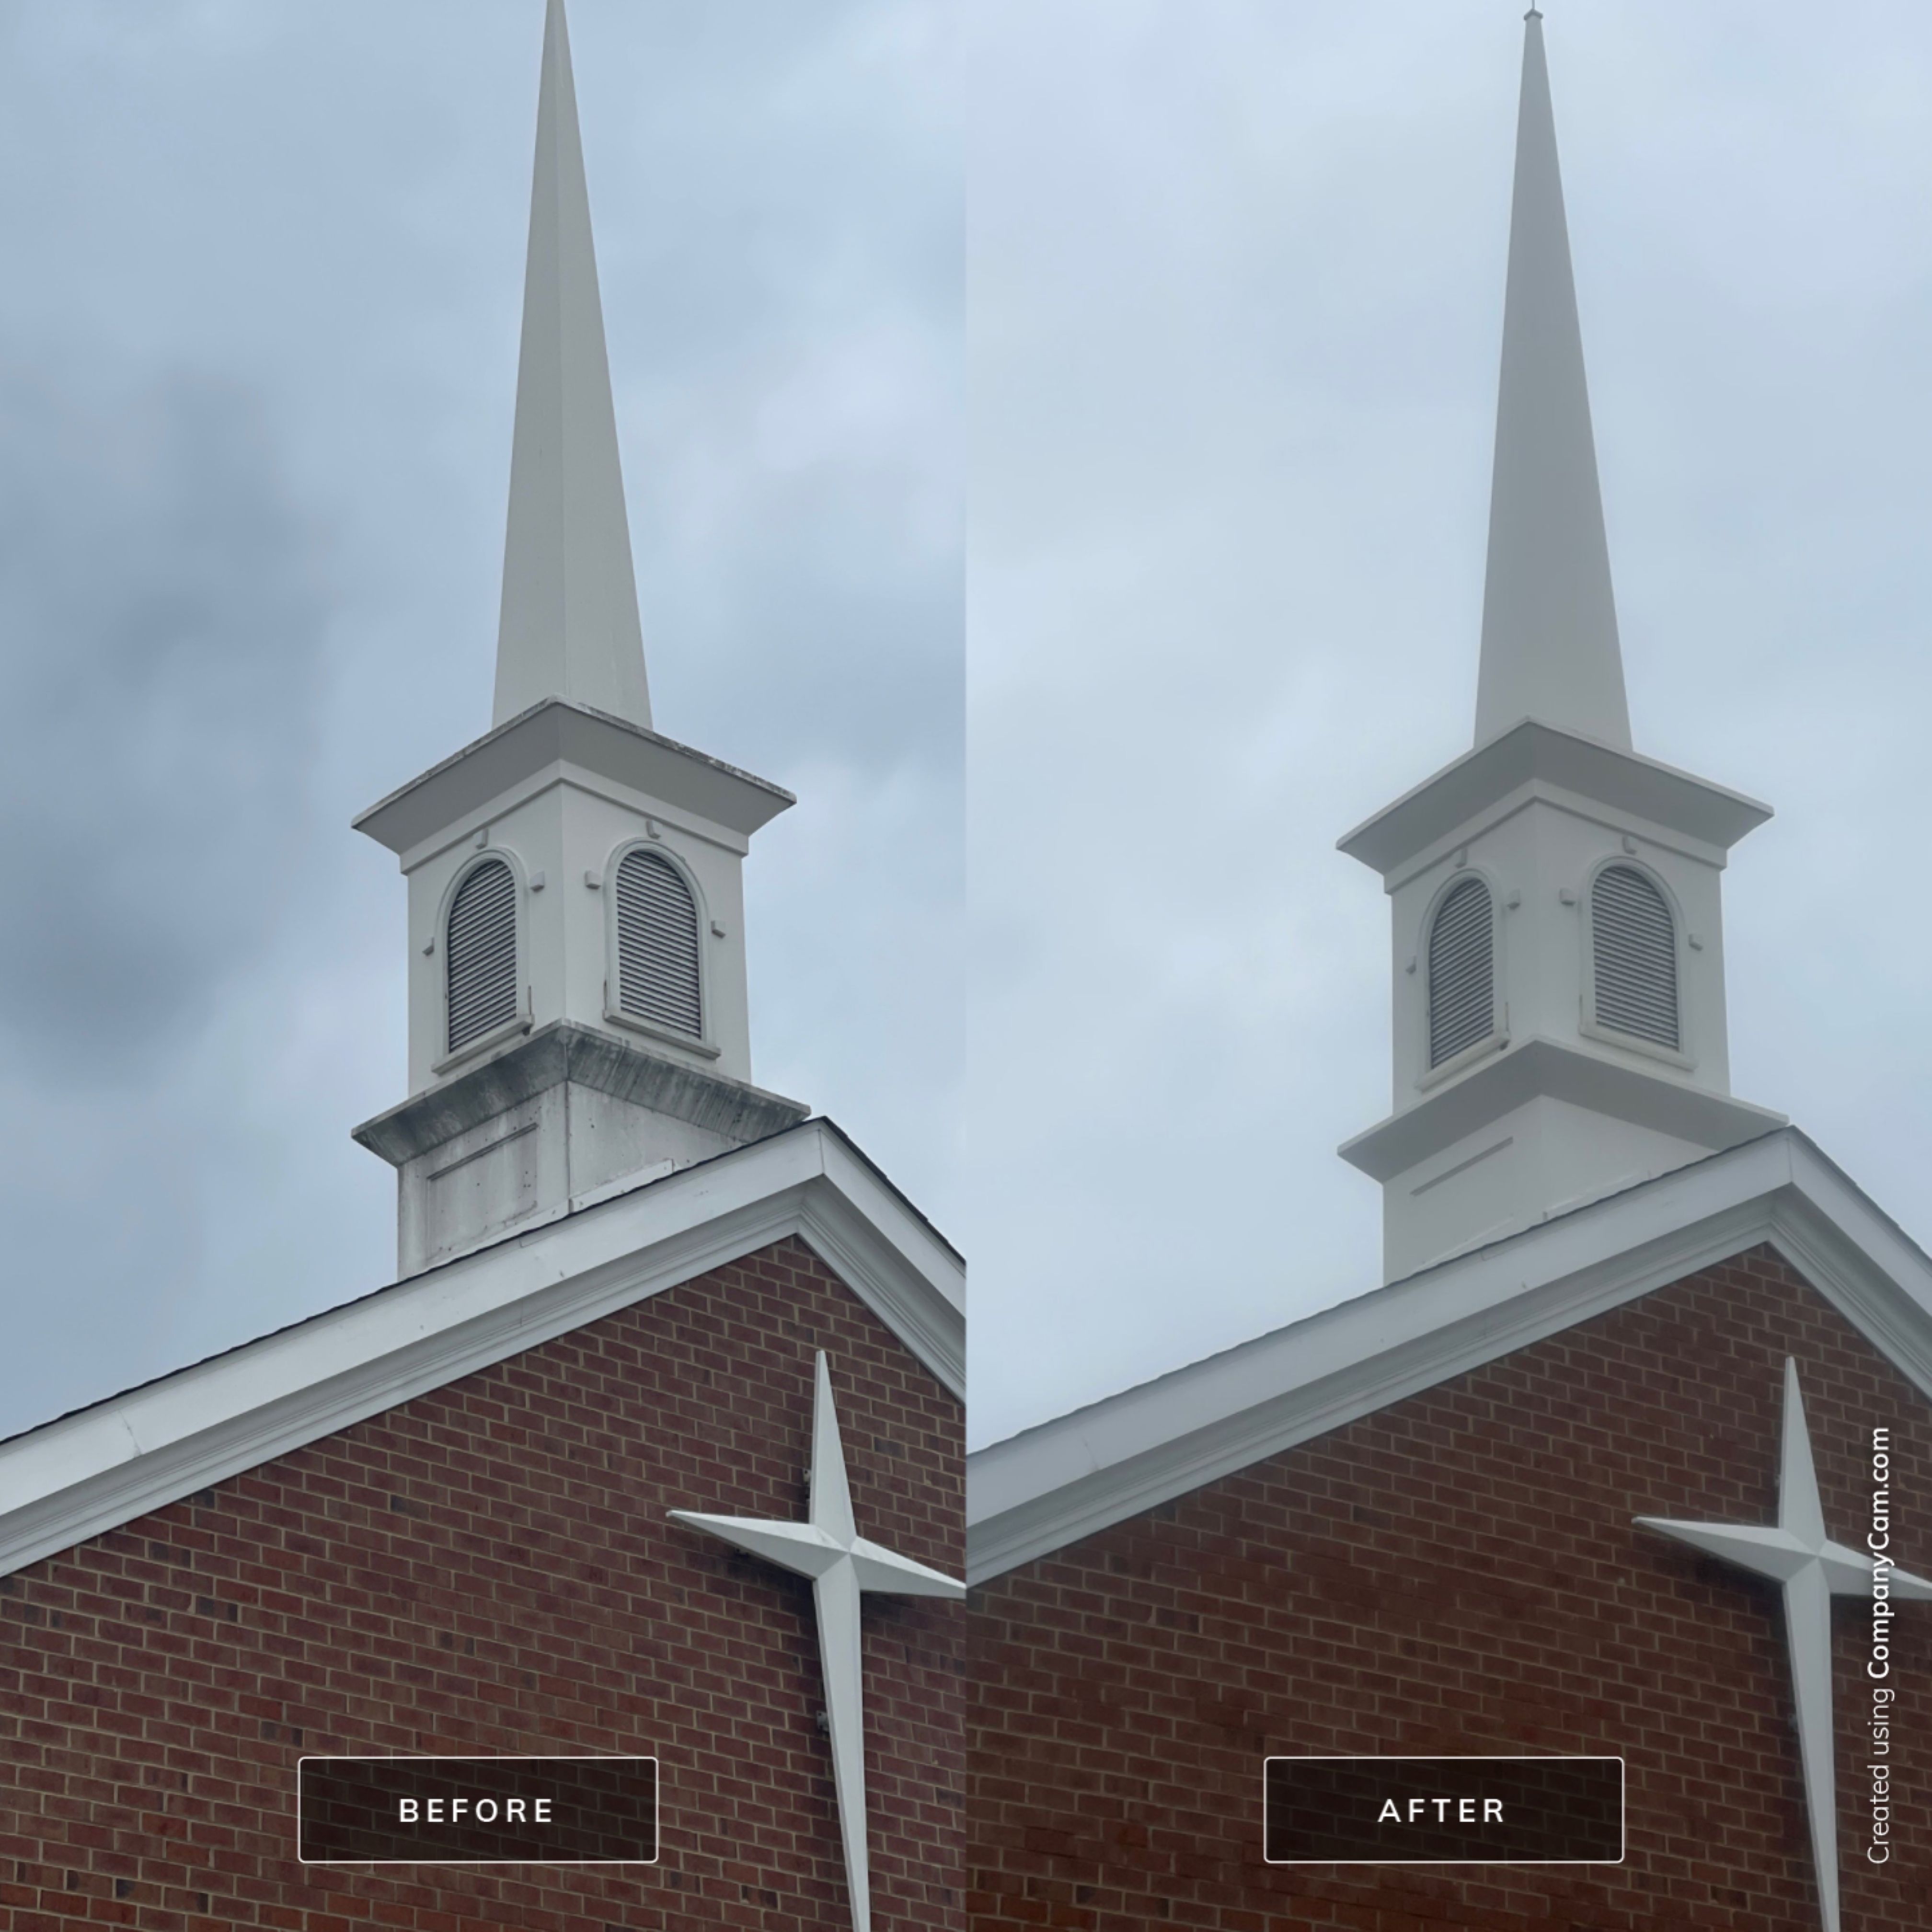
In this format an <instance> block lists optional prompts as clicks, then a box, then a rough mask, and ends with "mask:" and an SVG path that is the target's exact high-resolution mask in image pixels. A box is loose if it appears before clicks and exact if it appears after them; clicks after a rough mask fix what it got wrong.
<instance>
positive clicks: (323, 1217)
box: [0, 0, 965, 1432]
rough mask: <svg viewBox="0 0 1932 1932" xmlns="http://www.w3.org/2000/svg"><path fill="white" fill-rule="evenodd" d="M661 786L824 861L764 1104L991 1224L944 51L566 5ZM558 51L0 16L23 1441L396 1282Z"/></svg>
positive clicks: (888, 1) (517, 8)
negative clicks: (410, 1144) (381, 835)
mask: <svg viewBox="0 0 1932 1932" xmlns="http://www.w3.org/2000/svg"><path fill="white" fill-rule="evenodd" d="M570 13H571V30H572V37H573V40H574V51H575V55H576V68H577V84H578V93H579V99H580V109H581V118H582V124H583V138H584V145H585V151H586V169H587V172H588V175H589V183H590V193H591V202H592V215H593V218H594V221H595V229H596V238H597V245H598V257H599V266H600V269H601V277H602V283H603V289H604V304H605V311H606V320H607V335H608V338H609V344H610V359H611V364H612V369H613V384H614V389H615V395H616V407H617V414H618V422H619V440H620V443H621V445H622V458H623V462H624V466H625V475H626V481H627V484H628V496H629V508H630V513H631V528H632V538H633V544H634V550H635V553H636V559H637V577H638V582H639V586H640V598H641V602H642V606H643V625H644V631H645V636H646V650H647V652H648V655H649V668H650V679H651V686H652V697H653V700H654V706H655V713H656V716H657V718H658V723H659V725H660V727H661V728H662V729H663V730H666V731H667V732H668V733H670V735H672V736H675V737H676V738H679V739H682V740H683V741H684V742H687V743H689V744H692V745H696V746H697V747H699V748H701V749H703V750H704V751H709V752H710V753H712V754H714V755H716V756H718V757H723V758H725V759H727V760H730V762H732V763H736V764H738V765H740V766H745V767H747V768H748V769H751V770H753V771H754V772H758V773H760V775H763V776H766V777H769V778H772V779H773V780H774V781H776V782H778V783H779V784H783V785H784V786H785V787H787V789H789V790H792V791H793V792H795V793H797V794H798V796H799V805H797V807H796V808H795V809H793V811H790V812H788V813H787V814H784V816H783V817H781V818H780V819H779V820H778V821H776V822H775V823H774V824H773V825H772V826H770V827H769V829H766V831H765V832H762V833H761V834H760V835H759V837H758V839H757V842H756V844H755V847H754V852H753V855H752V857H751V861H750V862H749V864H748V868H747V895H748V905H747V933H748V946H749V950H750V965H751V991H752V1011H753V1052H754V1075H755V1077H756V1078H757V1079H758V1080H759V1082H760V1084H761V1085H765V1086H766V1087H769V1088H773V1089H775V1090H776V1091H778V1092H781V1093H784V1094H791V1095H793V1096H796V1097H798V1098H800V1099H802V1100H806V1101H808V1103H810V1104H811V1106H813V1107H814V1109H817V1110H818V1111H820V1112H825V1113H828V1114H829V1115H831V1116H832V1118H834V1119H835V1120H837V1121H838V1122H839V1123H840V1124H841V1126H843V1127H845V1128H846V1129H847V1131H849V1132H850V1133H852V1134H853V1136H855V1138H856V1139H858V1141H859V1143H860V1144H861V1145H862V1146H864V1147H865V1148H866V1149H867V1150H868V1152H869V1153H871V1155H872V1156H873V1157H874V1159H875V1160H877V1161H878V1162H879V1163H880V1165H881V1166H883V1168H884V1169H885V1170H886V1172H887V1173H888V1174H889V1175H892V1177H893V1178H894V1179H895V1180H896V1181H898V1183H899V1184H901V1186H902V1187H904V1188H905V1189H906V1190H907V1192H908V1193H910V1194H912V1195H913V1197H914V1198H915V1199H917V1200H919V1202H921V1203H922V1205H924V1206H926V1208H927V1210H928V1211H929V1213H930V1214H932V1217H933V1218H934V1219H935V1220H936V1221H937V1222H938V1223H939V1224H940V1225H941V1226H942V1227H947V1228H956V1226H958V1224H959V1222H960V1221H961V1220H962V1219H963V1216H964V1206H963V1200H964V1196H963V1187H962V1169H961V1145H962V1134H961V1114H962V1109H961V1103H960V1099H959V1090H960V1085H961V1082H962V1074H963V1057H962V1056H963V1018H962V1016H963V1000H964V987H963V969H962V961H963V957H964V951H965V948H964V941H963V916H964V895H963V883H962V874H963V865H964V850H963V835H962V809H963V808H962V756H963V733H962V704H963V647H962V635H961V626H962V593H961V583H962V554H963V553H962V544H963V480H964V479H963V462H964V452H965V446H964V427H965V419H964V407H963V404H964V392H963V381H964V365H963V338H962V326H963V316H964V305H963V299H962V219H963V183H962V166H963V135H962V127H961V113H962V102H961V98H960V93H959V85H958V77H959V58H958V53H957V49H956V44H955V34H954V26H953V20H952V19H951V17H950V13H949V11H948V10H947V7H946V6H945V5H944V4H941V0H811V4H809V5H799V4H797V0H731V4H730V5H728V6H721V7H710V6H706V7H691V6H688V5H684V4H682V0H572V5H571V9H570ZM542 22H543V9H542V6H541V0H402V4H398V3H397V0H382V4H376V0H332V4H330V5H327V6H323V5H316V4H313V0H300V3H299V4H298V0H141V4H140V5H138V6H135V5H128V4H127V0H60V4H59V5H48V4H46V0H0V263H4V269H0V818H4V820H5V823H6V825H7V829H8V835H7V837H6V838H5V839H4V840H0V893H4V895H5V900H6V902H7V905H8V907H9V910H8V913H7V916H6V917H5V920H4V922H0V1151H4V1156H5V1158H4V1160H0V1226H4V1227H5V1230H6V1236H7V1240H6V1247H5V1265H4V1271H0V1292H4V1294H5V1298H6V1304H7V1341H8V1346H7V1349H5V1351H4V1352H0V1432H4V1431H5V1430H9V1429H13V1428H19V1427H26V1426H28V1425H29V1424H31V1423H33V1422H35V1421H40V1420H43V1419H45V1418H47V1417H49V1416H52V1415H56V1414H58V1413H60V1412H62V1411H64V1410H65V1409H68V1408H70V1407H72V1406H76V1405H77V1404H79V1403H84V1402H86V1401H89V1400H94V1399H96V1398H98V1397H101V1396H104V1395H107V1394H111V1393H113V1391H115V1390H117V1389H119V1388H124V1387H126V1386H127V1385H130V1383H132V1382H136V1381H139V1380H141V1379H145V1378H146V1377H148V1376H152V1375H154V1374H157V1373H162V1372H163V1371H165V1370H167V1369H169V1368H172V1367H176V1366H178V1365H180V1364H184V1363H186V1362H188V1361H194V1360H196V1359H199V1358H201V1357H202V1356H204V1355H207V1354H208V1353H210V1352H212V1351H214V1350H215V1349H220V1348H223V1347H226V1346H231V1345H233V1343H237V1342H240V1341H242V1340H247V1339H248V1338H249V1337H251V1336H253V1335H255V1334H260V1333H262V1332H263V1331H266V1330H267V1329H269V1328H275V1327H277V1326H279V1325H281V1324H283V1323H285V1322H290V1321H292V1320H295V1319H299V1318H300V1317H301V1316H305V1315H307V1314H309V1313H314V1312H316V1311H317V1310H320V1309H323V1308H326V1307H330V1306H332V1305H333V1304H336V1303H338V1302H341V1301H346V1300H348V1299H350V1298H353V1297H354V1296H356V1295H361V1294H363V1293H365V1292H368V1290H370V1289H372V1288H374V1287H377V1286H380V1285H381V1284H382V1283H384V1282H386V1281H388V1280H391V1279H392V1278H393V1275H394V1269H395V1180H394V1176H393V1173H392V1170H391V1169H389V1168H388V1167H387V1166H385V1165H384V1164H383V1163H382V1162H381V1161H380V1160H378V1159H377V1158H376V1157H374V1156H373V1155H371V1154H368V1153H366V1152H365V1151H363V1150H362V1148H359V1147H357V1146H356V1145H353V1143H352V1142H351V1141H350V1138H349V1133H350V1128H351V1127H353V1125H354V1124H356V1122H357V1121H361V1120H362V1119H365V1118H368V1116H370V1115H374V1114H376V1113H377V1112H380V1111H382V1110H383V1109H386V1108H387V1107H389V1106H392V1105H393V1104H394V1103H395V1102H397V1101H398V1100H401V1099H403V1098H404V1096H405V1091H406V1086H405V1082H406V1069H405V1062H404V1006H403V998H404V963H405V962H404V950H403V949H404V886H403V883H402V881H401V878H400V877H399V876H398V874H397V871H396V870H395V860H394V859H393V858H392V856H390V855H389V853H386V852H384V851H383V850H381V849H380V847H377V846H376V845H374V844H372V843H371V842H370V841H367V840H365V839H363V838H359V836H357V835H356V834H354V833H353V832H351V831H350V829H349V821H350V818H351V817H353V815H354V814H355V813H356V812H357V811H359V810H360V809H361V808H362V807H364V806H365V805H369V804H371V803H372V802H374V800H375V799H377V798H379V797H380V796H383V794H385V793H387V792H389V790H392V789H393V788H394V787H395V786H397V785H398V784H401V783H402V782H404V781H405V780H407V779H408V778H411V777H413V776H414V775H416V773H417V772H420V771H422V769H425V768H426V767H427V766H429V765H431V763H434V762H436V761H437V760H440V759H441V758H443V757H446V756H447V755H448V754H450V753H451V752H452V751H455V750H457V749H458V748H459V747H460V746H461V745H463V744H465V743H466V742H469V740H470V739H472V738H474V737H475V736H478V735H479V734H480V733H481V732H482V731H484V730H486V729H487V727H488V725H489V722H490V698H491V685H492V665H493V653H494V649H495V640H496V615H497V598H498V595H499V586H500V580H501V570H502V541H503V519H504V511H505V501H506V492H507V487H508V462H509V446H510V427H511V408H512V404H513V401H514V385H515V374H516V368H515V364H516V351H517V332H518V323H519V317H520V302H521V287H522V277H523V246H524V241H525V236H526V227H527V223H528V220H529V178H530V166H531V154H532V140H533V137H534V132H535V111H536V95H537V80H538V63H539V58H540V54H541V37H542Z"/></svg>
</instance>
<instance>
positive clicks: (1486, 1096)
mask: <svg viewBox="0 0 1932 1932" xmlns="http://www.w3.org/2000/svg"><path fill="white" fill-rule="evenodd" d="M1539 1094H1547V1095H1548V1096H1549V1097H1550V1098H1552V1099H1553V1100H1567V1101H1568V1102H1569V1103H1571V1105H1572V1106H1578V1107H1583V1108H1587V1109H1589V1111H1590V1112H1592V1113H1595V1114H1607V1115H1611V1116H1612V1117H1613V1118H1615V1119H1617V1120H1620V1121H1630V1122H1631V1124H1633V1125H1634V1126H1637V1127H1650V1128H1653V1129H1655V1130H1656V1131H1657V1132H1658V1133H1661V1134H1670V1135H1673V1136H1675V1137H1676V1139H1679V1140H1684V1141H1688V1142H1691V1144H1692V1145H1694V1146H1696V1147H1703V1148H1710V1149H1711V1150H1712V1151H1713V1152H1714V1153H1715V1151H1718V1149H1720V1148H1731V1147H1738V1146H1740V1145H1742V1144H1743V1143H1744V1142H1746V1141H1748V1140H1755V1139H1757V1137H1758V1136H1759V1135H1760V1134H1766V1133H1772V1131H1774V1130H1775V1129H1777V1128H1779V1127H1784V1125H1785V1124H1787V1123H1786V1117H1785V1116H1784V1115H1782V1114H1776V1113H1773V1112H1772V1111H1771V1110H1770V1109H1769V1108H1768V1107H1754V1106H1751V1104H1750V1103H1748V1102H1747V1101H1744V1100H1733V1099H1732V1097H1730V1094H1714V1093H1712V1091H1710V1090H1709V1088H1705V1087H1694V1086H1693V1085H1691V1083H1690V1082H1688V1081H1680V1080H1673V1079H1669V1078H1667V1077H1666V1076H1662V1075H1661V1074H1659V1073H1657V1072H1655V1071H1654V1070H1652V1069H1651V1068H1650V1067H1632V1066H1631V1065H1629V1064H1627V1063H1625V1062H1624V1061H1619V1060H1613V1059H1612V1058H1610V1055H1608V1054H1607V1053H1593V1052H1591V1051H1590V1050H1589V1048H1588V1047H1586V1046H1580V1045H1577V1044H1576V1043H1573V1042H1571V1041H1568V1040H1550V1039H1547V1038H1545V1037H1542V1036H1541V1035H1536V1034H1532V1036H1530V1037H1529V1038H1527V1039H1524V1040H1511V1041H1508V1042H1505V1043H1504V1045H1503V1046H1502V1047H1501V1048H1500V1049H1499V1050H1498V1051H1497V1052H1495V1053H1493V1054H1492V1055H1490V1058H1488V1059H1487V1060H1484V1061H1480V1062H1479V1063H1478V1064H1477V1065H1475V1067H1472V1068H1470V1070H1469V1071H1468V1072H1467V1073H1464V1074H1462V1075H1460V1076H1459V1077H1458V1078H1457V1079H1455V1080H1454V1081H1451V1082H1449V1083H1448V1085H1445V1086H1442V1087H1439V1088H1436V1090H1435V1091H1433V1093H1431V1094H1429V1095H1428V1096H1427V1098H1425V1099H1424V1100H1421V1101H1419V1102H1418V1103H1417V1104H1416V1105H1415V1106H1413V1107H1410V1108H1407V1109H1404V1110H1403V1112H1401V1113H1400V1114H1391V1115H1389V1117H1388V1118H1387V1119H1386V1120H1383V1121H1378V1122H1377V1123H1376V1125H1375V1126H1373V1127H1370V1128H1369V1129H1368V1130H1367V1131H1366V1132H1365V1133H1359V1134H1358V1135H1357V1136H1355V1139H1353V1140H1351V1141H1345V1142H1343V1144H1342V1145H1341V1146H1340V1147H1339V1148H1337V1149H1336V1152H1337V1153H1338V1154H1340V1156H1341V1157H1342V1158H1343V1160H1346V1162H1347V1163H1349V1166H1352V1167H1357V1168H1360V1169H1361V1171H1362V1172H1363V1173H1364V1174H1366V1175H1368V1176H1370V1178H1371V1179H1373V1180H1376V1181H1392V1180H1394V1178H1395V1177H1396V1176H1397V1175H1399V1174H1406V1173H1407V1172H1409V1169H1412V1168H1413V1167H1414V1166H1415V1165H1416V1164H1417V1163H1418V1162H1419V1161H1424V1160H1427V1159H1428V1158H1429V1157H1430V1155H1432V1154H1440V1153H1441V1152H1442V1150H1443V1149H1444V1148H1447V1147H1450V1146H1453V1145H1454V1143H1455V1142H1457V1141H1459V1140H1460V1139H1463V1136H1465V1135H1466V1134H1473V1133H1476V1132H1477V1131H1478V1130H1479V1129H1481V1128H1483V1127H1487V1126H1488V1125H1489V1124H1490V1123H1491V1122H1492V1121H1499V1120H1500V1119H1502V1117H1503V1116H1504V1115H1505V1114H1507V1113H1508V1112H1510V1111H1511V1109H1514V1108H1517V1107H1520V1106H1522V1105H1523V1103H1524V1102H1526V1101H1527V1100H1534V1099H1535V1098H1536V1097H1538V1095H1539Z"/></svg>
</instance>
